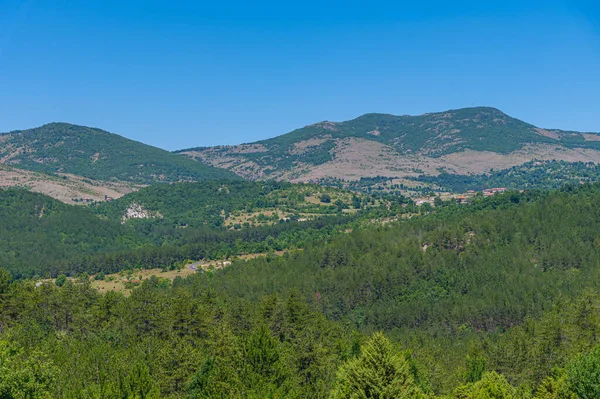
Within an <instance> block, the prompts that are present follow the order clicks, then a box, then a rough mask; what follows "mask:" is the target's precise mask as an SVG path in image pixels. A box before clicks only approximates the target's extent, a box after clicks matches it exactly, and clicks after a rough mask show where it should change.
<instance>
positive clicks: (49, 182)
mask: <svg viewBox="0 0 600 399" xmlns="http://www.w3.org/2000/svg"><path fill="white" fill-rule="evenodd" d="M6 187H15V188H22V189H26V190H30V191H33V192H36V193H41V194H46V195H48V196H50V197H52V198H54V199H57V200H59V201H61V202H64V203H67V204H80V205H85V204H89V203H90V202H93V201H104V200H105V198H106V197H110V198H119V197H121V196H122V195H124V194H127V193H130V192H132V191H135V190H137V189H139V188H140V187H141V185H140V184H136V183H126V182H119V181H103V180H91V179H86V178H84V177H81V176H77V175H72V174H66V173H61V174H50V173H43V172H34V171H30V170H24V169H18V168H14V167H11V166H6V165H0V188H6Z"/></svg>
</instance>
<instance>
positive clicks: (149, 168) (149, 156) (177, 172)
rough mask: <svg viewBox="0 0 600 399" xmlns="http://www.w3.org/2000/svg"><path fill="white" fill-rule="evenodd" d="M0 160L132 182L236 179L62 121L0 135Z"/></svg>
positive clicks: (162, 152) (18, 166) (90, 176)
mask: <svg viewBox="0 0 600 399" xmlns="http://www.w3.org/2000/svg"><path fill="white" fill-rule="evenodd" d="M0 164H5V165H9V166H13V167H17V168H20V169H25V170H31V171H38V172H51V173H69V174H74V175H79V176H83V177H86V178H92V179H97V180H105V181H109V180H118V181H124V182H133V183H146V184H147V183H153V182H174V181H198V180H206V179H217V178H236V176H235V175H233V174H232V173H230V172H228V171H225V170H220V169H216V168H213V167H210V166H206V165H202V164H198V163H197V162H192V161H190V160H188V159H185V158H182V157H179V156H177V155H175V154H172V153H170V152H168V151H165V150H161V149H159V148H156V147H152V146H149V145H146V144H142V143H139V142H136V141H133V140H129V139H126V138H124V137H121V136H118V135H116V134H112V133H108V132H106V131H103V130H100V129H95V128H89V127H84V126H76V125H70V124H67V123H50V124H47V125H44V126H41V127H38V128H35V129H29V130H19V131H14V132H10V133H5V134H2V135H0Z"/></svg>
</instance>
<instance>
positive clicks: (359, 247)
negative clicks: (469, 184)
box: [0, 183, 600, 399]
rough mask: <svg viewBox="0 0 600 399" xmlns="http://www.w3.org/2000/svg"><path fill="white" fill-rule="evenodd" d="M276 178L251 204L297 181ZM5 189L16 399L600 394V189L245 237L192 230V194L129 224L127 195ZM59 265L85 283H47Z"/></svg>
mask: <svg viewBox="0 0 600 399" xmlns="http://www.w3.org/2000/svg"><path fill="white" fill-rule="evenodd" d="M257 184H259V183H257ZM181 187H185V186H181ZM260 187H261V188H259V186H257V187H256V188H255V191H254V192H253V191H252V190H253V189H251V188H248V189H244V190H240V192H243V193H245V194H244V195H247V197H245V199H244V200H243V201H241V200H240V201H239V203H240V204H242V203H248V204H254V205H256V201H257V200H259V199H260V198H261V197H268V196H269V195H270V193H272V192H275V191H276V190H279V189H281V187H279V186H276V188H269V189H267V190H266V192H265V191H261V190H264V189H265V186H264V185H261V186H260ZM161 189H162V188H158V190H159V192H160V190H161ZM182 189H183V188H182ZM297 189H298V190H300V188H297ZM184 191H185V190H184ZM150 192H152V191H150ZM192 192H194V193H198V192H201V189H198V188H197V187H195V188H193V189H192ZM233 192H234V190H233V189H231V188H230V193H233ZM0 193H1V194H2V196H1V197H0V201H1V206H0V211H2V212H3V213H2V215H1V216H2V220H3V221H5V220H6V223H3V226H2V229H1V230H0V231H1V232H2V240H1V242H2V243H3V244H2V248H1V252H0V254H1V255H2V257H1V258H0V262H1V265H2V266H5V269H2V270H1V271H0V397H2V398H461V399H463V398H465V399H466V398H473V399H480V398H481V399H484V398H485V399H488V398H539V399H542V398H543V399H545V398H597V397H599V396H600V383H599V381H600V378H599V376H600V346H599V344H600V343H599V342H598V339H599V333H598V332H599V331H600V295H599V294H598V292H599V288H600V283H599V282H600V269H599V268H598V264H600V237H599V236H598V231H600V185H580V184H577V185H567V186H564V187H562V188H560V189H558V190H554V191H550V192H548V191H539V190H535V191H530V190H526V191H524V192H522V193H519V192H518V191H509V192H506V193H504V194H502V195H496V196H493V197H490V198H483V197H481V198H479V197H477V198H475V199H474V200H473V202H472V203H471V204H469V205H460V204H456V203H454V202H446V203H443V202H438V203H437V204H436V207H435V208H433V207H420V208H417V207H415V206H414V205H413V204H411V203H410V201H407V200H406V199H404V198H398V199H397V200H396V201H395V202H393V201H391V200H390V202H389V203H382V204H381V205H379V206H372V207H368V206H366V205H365V204H366V203H367V202H370V201H371V199H370V198H363V199H359V201H356V205H357V206H358V208H360V209H358V211H357V212H355V213H352V214H350V213H347V212H346V213H344V212H341V210H340V212H336V213H334V214H331V215H324V216H322V217H319V218H316V219H314V220H312V221H306V222H303V223H298V222H295V221H288V222H285V221H284V222H281V223H279V222H277V223H273V224H266V225H263V226H255V227H246V228H241V229H239V230H236V229H227V228H225V227H224V226H201V225H198V227H189V228H185V229H182V228H178V227H177V226H173V225H172V223H175V224H176V223H179V222H181V220H180V219H178V218H179V217H180V216H181V215H183V213H182V210H184V208H185V207H181V211H179V210H177V207H176V206H175V207H173V213H172V214H169V215H167V214H165V217H164V219H163V220H169V223H167V224H165V223H164V222H160V221H159V222H158V223H156V224H154V223H153V222H152V221H146V222H147V223H125V224H122V223H121V221H120V220H118V217H117V216H111V214H110V212H108V211H107V209H112V208H105V207H106V206H108V204H104V205H103V206H102V207H99V208H98V209H93V208H84V207H79V208H78V207H73V206H68V205H64V204H61V203H58V202H56V201H54V200H51V199H50V198H48V197H45V196H41V195H39V194H34V193H29V192H26V191H21V190H2V191H0ZM286 193H289V190H287V189H286ZM142 195H144V193H143V192H142ZM240 195H242V194H240ZM286 195H287V194H286ZM148 197H149V198H154V199H155V200H156V199H157V198H160V196H153V195H148ZM183 198H184V203H189V201H191V199H190V198H194V195H190V196H189V197H186V196H185V195H184V196H183ZM186 198H187V199H186ZM349 198H350V200H352V199H353V198H352V197H351V196H350V197H349ZM137 200H140V198H137ZM363 200H364V201H363ZM185 201H188V202H185ZM198 201H199V203H203V204H204V205H203V207H205V206H206V205H207V204H208V203H209V202H210V201H208V200H207V199H206V198H204V199H199V200H198ZM203 201H204V202H203ZM236 201H237V200H232V201H231V202H230V204H234V203H236ZM284 202H285V201H284ZM403 204H404V205H405V206H404V207H403V206H402V205H403ZM407 204H408V205H407ZM173 205H174V204H170V205H169V207H171V206H173ZM114 206H115V207H117V208H118V207H119V206H120V205H118V203H117V204H115V205H114ZM225 206H227V204H225ZM232 206H233V205H232ZM282 206H283V205H282ZM233 207H235V206H233ZM118 214H119V212H115V213H114V215H118ZM394 216H395V218H398V221H396V222H389V223H381V222H376V220H383V219H390V218H392V217H394ZM190 220H191V219H190ZM198 220H200V219H198ZM11 236H13V237H15V238H13V239H11ZM302 242H303V243H304V244H302V249H303V250H302V251H295V252H291V253H285V254H284V255H283V256H267V257H262V258H257V259H254V260H248V261H242V260H239V261H234V262H233V264H231V265H230V266H228V267H226V268H225V269H223V270H216V271H208V272H203V273H196V274H194V275H192V276H189V277H187V278H185V279H183V278H179V277H177V278H175V280H174V281H172V282H170V281H168V280H165V279H159V278H154V277H153V278H150V279H149V280H146V281H144V282H143V283H142V284H141V285H140V286H139V287H138V288H136V289H134V290H133V291H132V292H131V295H128V296H127V295H123V294H121V293H116V292H107V293H104V294H101V293H99V292H98V291H97V290H96V289H94V288H92V287H91V278H90V275H91V274H93V273H96V272H98V271H103V272H111V271H113V270H120V269H123V268H127V267H137V266H139V264H140V263H141V264H143V263H144V262H148V263H149V264H152V267H155V266H161V265H162V266H164V265H165V264H168V263H169V262H173V261H174V260H178V259H184V258H185V257H187V256H196V258H195V259H197V258H198V257H200V256H206V254H207V253H208V252H210V251H215V253H214V254H215V255H216V256H218V255H220V254H218V255H217V252H218V251H219V250H232V248H236V246H237V245H240V246H246V247H244V249H245V250H248V249H249V247H248V246H253V245H255V246H256V248H252V249H260V248H258V247H259V246H263V247H262V249H263V250H267V251H268V250H269V248H274V245H283V246H285V245H287V246H288V247H292V246H294V245H296V246H298V245H300V244H299V243H302ZM193 251H197V252H195V253H194V252H193ZM202 251H204V252H202ZM38 252H39V253H41V254H42V255H41V256H37V255H35V254H37V253H38ZM83 255H85V256H83ZM23 259H25V260H27V262H25V261H23ZM75 260H76V261H75ZM59 272H61V273H62V272H65V273H68V274H70V275H71V276H73V277H74V278H72V279H67V280H66V281H64V282H62V283H61V284H60V285H61V286H60V287H59V286H57V285H56V284H55V283H54V282H53V281H42V280H38V278H37V277H35V276H34V275H37V276H43V275H44V274H48V273H49V274H52V275H56V274H57V273H59ZM31 277H34V278H31Z"/></svg>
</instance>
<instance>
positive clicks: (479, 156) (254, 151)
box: [176, 107, 600, 181]
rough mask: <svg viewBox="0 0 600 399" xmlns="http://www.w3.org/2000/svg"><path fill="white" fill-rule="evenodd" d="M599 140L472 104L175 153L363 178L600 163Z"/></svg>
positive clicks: (243, 172)
mask: <svg viewBox="0 0 600 399" xmlns="http://www.w3.org/2000/svg"><path fill="white" fill-rule="evenodd" d="M599 140H600V135H599V134H597V133H588V132H586V133H582V132H574V131H566V130H558V129H543V128H539V127H536V126H534V125H532V124H529V123H527V122H524V121H521V120H519V119H516V118H512V117H510V116H509V115H507V114H505V113H504V112H502V111H500V110H498V109H496V108H493V107H472V108H460V109H455V110H448V111H442V112H435V113H427V114H423V115H418V116H409V115H403V116H396V115H391V114H380V113H368V114H364V115H361V116H359V117H357V118H354V119H352V120H349V121H343V122H331V121H322V122H318V123H315V124H312V125H307V126H305V127H303V128H300V129H296V130H293V131H291V132H289V133H286V134H283V135H281V136H277V137H274V138H270V139H266V140H259V141H255V142H252V143H246V144H241V145H234V146H216V147H196V148H190V149H184V150H179V151H176V153H179V154H183V155H186V156H188V157H190V158H193V159H196V160H198V161H200V162H202V163H205V164H207V165H211V166H216V167H220V168H224V169H227V170H231V171H233V172H234V173H236V174H238V175H240V176H242V177H244V178H247V179H250V180H254V179H276V180H290V181H314V180H318V179H319V178H323V177H335V178H341V179H348V180H356V179H360V178H361V177H374V176H378V175H385V176H390V177H391V176H394V177H399V178H402V177H406V176H414V175H416V174H419V173H421V172H423V173H424V174H427V175H437V174H439V173H441V172H440V169H443V170H445V171H446V172H449V173H465V174H468V173H483V172H486V171H487V170H489V169H491V168H494V169H498V168H507V167H511V166H515V165H518V164H520V163H524V162H527V161H531V160H533V159H536V158H539V159H548V160H550V159H557V160H568V161H592V162H599V161H600V141H599ZM487 158H489V159H490V162H489V165H484V164H485V163H486V159H487ZM474 163H475V164H476V165H475V166H474V165H473V164H474ZM485 166H488V167H487V168H486V167H485ZM419 171H420V172H419Z"/></svg>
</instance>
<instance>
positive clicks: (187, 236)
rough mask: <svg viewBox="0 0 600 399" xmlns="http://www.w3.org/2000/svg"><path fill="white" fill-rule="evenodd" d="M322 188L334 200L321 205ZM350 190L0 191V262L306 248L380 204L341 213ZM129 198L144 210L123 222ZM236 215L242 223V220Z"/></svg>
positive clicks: (45, 273) (197, 186) (133, 264)
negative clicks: (88, 200)
mask: <svg viewBox="0 0 600 399" xmlns="http://www.w3.org/2000/svg"><path fill="white" fill-rule="evenodd" d="M322 192H328V193H329V194H328V195H330V196H331V198H333V199H335V200H336V203H334V204H321V203H320V201H319V195H320V193H322ZM311 196H312V197H311ZM311 198H312V201H310V199H311ZM352 198H353V197H352V194H351V193H349V192H346V191H342V190H335V189H327V188H319V187H317V186H308V185H300V186H296V185H292V184H289V183H258V182H257V183H248V182H234V181H219V182H204V183H178V184H174V185H157V186H152V187H148V188H146V189H143V190H141V191H140V192H137V193H133V194H131V195H128V196H125V197H123V198H122V199H119V200H115V201H111V202H106V203H102V204H98V205H97V206H95V207H94V206H93V207H76V206H70V205H66V204H63V203H60V202H58V201H56V200H54V199H51V198H49V197H46V196H44V195H42V194H36V193H31V192H27V191H25V190H14V189H12V190H0V217H1V218H2V220H3V223H2V225H1V226H0V265H2V266H4V267H5V268H7V269H9V270H10V271H11V272H12V273H13V274H14V275H15V276H16V277H19V278H22V277H32V276H41V277H56V276H57V275H59V274H66V275H74V274H77V273H82V272H87V273H89V274H94V273H97V272H104V273H115V272H118V271H120V270H122V269H131V268H170V267H172V266H174V265H175V264H178V263H180V262H184V261H186V260H188V259H192V260H201V259H223V258H228V257H232V256H235V255H243V254H251V253H267V252H270V251H280V250H284V249H297V248H304V247H306V246H308V245H310V244H311V243H312V242H325V241H327V240H328V239H329V238H330V237H332V236H333V235H335V234H339V233H341V232H343V231H344V230H346V229H347V228H349V227H351V225H352V224H354V223H357V222H358V221H359V220H364V219H366V218H368V217H371V216H377V215H378V214H380V213H381V212H383V210H381V209H380V207H375V206H374V205H371V208H369V209H368V210H365V211H364V212H365V213H364V214H363V213H360V214H359V213H356V214H354V213H348V212H343V211H344V209H345V208H348V207H349V206H348V204H350V203H352ZM134 203H138V204H141V205H140V208H139V209H138V211H139V212H141V216H144V217H146V216H152V217H148V218H145V219H135V218H133V219H131V220H130V221H129V222H127V223H123V222H124V221H125V220H124V219H123V217H124V215H125V213H126V210H127V209H128V208H130V207H131V206H132V204H134ZM142 206H143V208H142ZM366 207H367V206H366V204H365V208H366ZM147 210H149V211H147ZM146 211H147V212H149V213H144V212H146ZM396 211H398V208H394V212H396ZM385 212H386V213H387V214H389V213H390V211H388V210H385ZM267 214H272V216H267ZM240 215H242V216H244V215H245V216H244V217H246V219H244V220H247V221H246V222H244V223H240V221H241V220H240V219H239V218H241V217H242V216H240ZM370 215H371V216H370ZM138 216H140V214H138ZM249 216H251V217H249ZM236 218H238V219H236Z"/></svg>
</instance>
